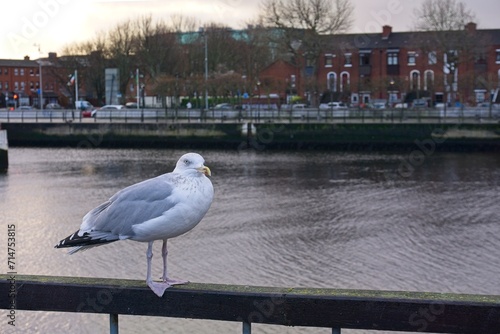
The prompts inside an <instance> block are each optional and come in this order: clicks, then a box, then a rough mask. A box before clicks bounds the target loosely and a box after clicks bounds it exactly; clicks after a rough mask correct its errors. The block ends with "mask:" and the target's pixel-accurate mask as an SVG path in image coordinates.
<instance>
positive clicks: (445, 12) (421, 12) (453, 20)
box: [414, 0, 475, 31]
mask: <svg viewBox="0 0 500 334" xmlns="http://www.w3.org/2000/svg"><path fill="white" fill-rule="evenodd" d="M414 15H415V28H416V30H419V31H455V30H463V29H464V27H465V25H466V24H467V23H469V22H474V21H475V14H474V13H473V12H472V11H471V10H469V9H467V7H466V4H465V3H464V2H461V1H457V0H425V1H424V2H423V3H422V5H421V7H419V8H417V9H415V11H414Z"/></svg>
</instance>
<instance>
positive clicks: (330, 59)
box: [325, 53, 333, 67]
mask: <svg viewBox="0 0 500 334" xmlns="http://www.w3.org/2000/svg"><path fill="white" fill-rule="evenodd" d="M332 66H333V55H332V54H331V53H330V54H326V55H325V67H332Z"/></svg>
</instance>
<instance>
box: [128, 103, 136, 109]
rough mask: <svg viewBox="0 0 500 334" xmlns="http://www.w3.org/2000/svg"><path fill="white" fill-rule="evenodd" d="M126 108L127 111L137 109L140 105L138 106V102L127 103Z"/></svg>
mask: <svg viewBox="0 0 500 334" xmlns="http://www.w3.org/2000/svg"><path fill="white" fill-rule="evenodd" d="M125 107H126V108H127V109H137V108H138V105H137V102H127V103H125Z"/></svg>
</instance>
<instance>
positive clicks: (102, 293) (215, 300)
mask: <svg viewBox="0 0 500 334" xmlns="http://www.w3.org/2000/svg"><path fill="white" fill-rule="evenodd" d="M0 296H2V297H1V298H0V309H5V310H7V317H2V318H3V320H2V321H5V322H7V321H9V315H10V317H11V318H12V317H13V318H14V319H15V316H16V312H17V311H18V310H29V311H55V312H85V313H101V314H102V313H104V314H109V315H110V329H111V330H110V332H111V333H118V316H119V315H145V316H161V317H177V318H191V319H211V320H222V321H236V322H241V323H242V330H243V333H251V325H252V323H260V324H273V325H282V326H310V327H325V328H331V329H332V333H340V331H341V329H342V328H349V329H367V330H389V331H407V332H434V333H483V334H484V333H500V296H488V295H464V294H450V293H444V294H443V293H425V292H404V291H402V292H399V291H369V290H339V289H315V288H271V287H256V286H240V285H221V284H203V283H189V284H187V285H182V286H177V287H173V288H170V289H168V290H167V291H166V292H165V294H164V296H163V297H162V298H158V297H157V296H156V295H155V294H154V293H153V292H151V291H150V290H149V288H148V287H147V286H146V284H145V282H144V281H135V280H122V279H103V278H81V277H50V276H15V275H0ZM186 321H188V320H186ZM3 325H7V324H2V326H3Z"/></svg>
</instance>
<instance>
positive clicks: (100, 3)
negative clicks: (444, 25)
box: [0, 0, 500, 59]
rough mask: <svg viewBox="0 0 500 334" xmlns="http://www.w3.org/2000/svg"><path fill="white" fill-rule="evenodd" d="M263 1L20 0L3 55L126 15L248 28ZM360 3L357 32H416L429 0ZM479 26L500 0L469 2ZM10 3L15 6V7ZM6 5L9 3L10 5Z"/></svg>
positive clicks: (10, 17)
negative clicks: (418, 11)
mask: <svg viewBox="0 0 500 334" xmlns="http://www.w3.org/2000/svg"><path fill="white" fill-rule="evenodd" d="M261 1H262V0H121V1H119V0H19V1H17V2H16V7H15V10H9V11H2V19H1V20H0V26H1V28H2V29H1V31H2V33H1V34H0V45H1V47H0V58H1V59H9V58H10V59H21V58H23V57H24V56H25V55H29V56H30V57H31V58H32V59H33V58H37V57H38V56H39V53H38V45H39V46H40V51H41V53H42V54H43V55H46V54H47V53H48V52H51V51H53V52H59V53H60V52H61V49H62V48H63V46H64V45H66V44H70V43H72V42H78V41H85V40H88V39H91V38H93V37H94V36H96V34H99V33H102V32H105V31H107V30H109V29H111V28H113V27H114V26H116V25H117V24H118V23H120V22H123V21H125V20H126V19H128V18H130V19H132V20H133V19H135V18H138V17H140V16H143V15H149V14H151V15H152V16H153V18H162V19H164V20H166V21H167V22H168V20H169V18H170V17H171V15H172V14H180V15H183V16H186V17H194V18H196V19H198V20H199V21H200V24H203V23H207V22H217V23H224V24H226V25H228V26H231V27H233V28H242V27H245V26H246V23H247V22H249V21H251V20H253V19H255V18H256V16H257V13H258V11H259V4H260V3H261ZM351 1H352V3H353V4H354V6H355V21H354V25H353V28H352V32H378V31H380V30H381V28H380V27H381V26H382V25H384V24H389V25H391V26H393V30H394V31H407V30H411V28H412V25H413V23H412V22H413V11H414V9H415V8H417V7H419V5H420V4H421V3H422V2H423V0H351ZM465 2H466V3H467V6H468V8H469V9H471V10H473V11H474V12H475V14H476V16H477V22H478V24H479V28H498V29H500V19H498V13H499V12H500V1H499V0H475V1H467V0H465ZM9 7H10V6H9ZM4 8H5V7H4Z"/></svg>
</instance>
